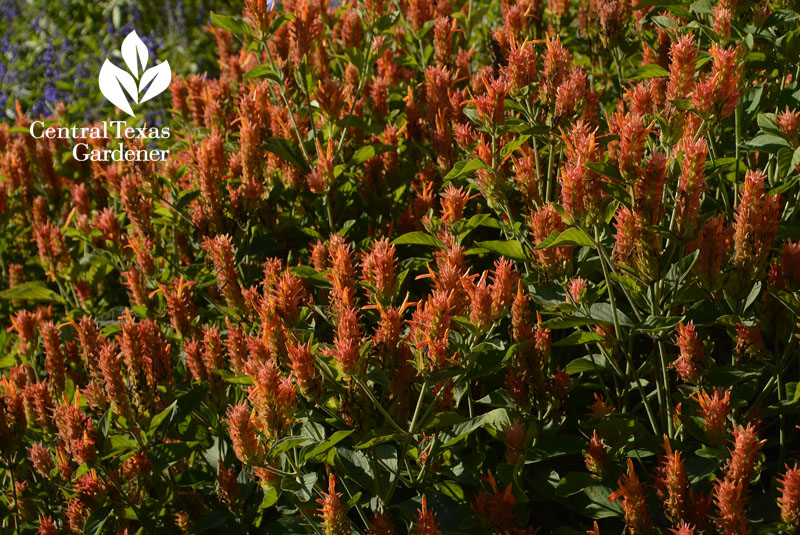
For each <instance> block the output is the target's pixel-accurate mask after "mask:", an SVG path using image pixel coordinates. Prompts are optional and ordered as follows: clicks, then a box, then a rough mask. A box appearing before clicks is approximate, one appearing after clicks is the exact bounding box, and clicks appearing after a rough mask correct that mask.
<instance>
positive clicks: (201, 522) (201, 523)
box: [189, 511, 230, 535]
mask: <svg viewBox="0 0 800 535" xmlns="http://www.w3.org/2000/svg"><path fill="white" fill-rule="evenodd" d="M229 516H230V513H227V512H223V511H214V512H213V513H209V514H207V515H205V516H203V517H201V518H199V519H198V520H197V521H196V522H195V523H194V524H192V530H191V531H190V532H189V535H194V534H195V533H203V532H205V531H210V530H212V529H216V528H218V527H220V526H222V525H223V524H225V521H226V520H227V519H228V517H229Z"/></svg>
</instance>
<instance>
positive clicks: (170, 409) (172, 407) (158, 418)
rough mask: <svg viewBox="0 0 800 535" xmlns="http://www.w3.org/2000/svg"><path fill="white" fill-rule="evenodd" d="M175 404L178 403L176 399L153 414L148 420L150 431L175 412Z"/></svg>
mask: <svg viewBox="0 0 800 535" xmlns="http://www.w3.org/2000/svg"><path fill="white" fill-rule="evenodd" d="M177 404H178V402H177V400H176V401H173V402H172V403H170V405H169V407H167V408H166V409H164V410H163V411H161V412H159V413H158V414H156V415H155V416H153V418H152V419H151V420H150V433H152V432H153V431H155V430H156V429H158V426H160V425H161V424H162V423H163V422H164V420H166V419H167V418H168V417H170V416H172V414H173V413H174V412H175V407H176V406H177Z"/></svg>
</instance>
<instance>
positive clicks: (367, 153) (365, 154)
mask: <svg viewBox="0 0 800 535" xmlns="http://www.w3.org/2000/svg"><path fill="white" fill-rule="evenodd" d="M392 150H395V147H393V146H392V145H380V144H372V145H364V146H363V147H361V148H359V149H358V150H357V151H356V152H355V154H353V157H352V158H351V159H350V165H354V166H355V165H361V164H362V163H364V162H366V161H367V160H369V159H371V158H374V157H375V156H377V155H379V154H383V153H384V152H389V151H392Z"/></svg>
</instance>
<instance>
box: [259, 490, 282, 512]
mask: <svg viewBox="0 0 800 535" xmlns="http://www.w3.org/2000/svg"><path fill="white" fill-rule="evenodd" d="M277 502H278V489H277V488H276V487H270V488H269V489H268V490H267V491H266V492H265V493H264V499H263V500H261V505H259V506H258V510H259V511H263V510H264V509H269V508H270V507H272V506H273V505H275V504H276V503H277Z"/></svg>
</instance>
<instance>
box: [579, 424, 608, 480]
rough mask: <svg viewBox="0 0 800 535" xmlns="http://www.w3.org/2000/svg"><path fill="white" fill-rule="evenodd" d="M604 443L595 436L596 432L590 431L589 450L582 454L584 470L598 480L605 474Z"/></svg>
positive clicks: (605, 447) (605, 455)
mask: <svg viewBox="0 0 800 535" xmlns="http://www.w3.org/2000/svg"><path fill="white" fill-rule="evenodd" d="M606 449H607V446H606V443H605V442H604V441H603V439H602V438H600V437H599V436H598V435H597V430H596V429H595V430H594V431H592V438H591V439H589V449H587V450H584V452H583V461H584V463H585V464H586V469H587V470H589V471H590V472H591V473H592V474H594V475H595V476H596V477H598V478H601V479H602V478H603V476H604V475H605V473H606V457H607V454H606Z"/></svg>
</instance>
